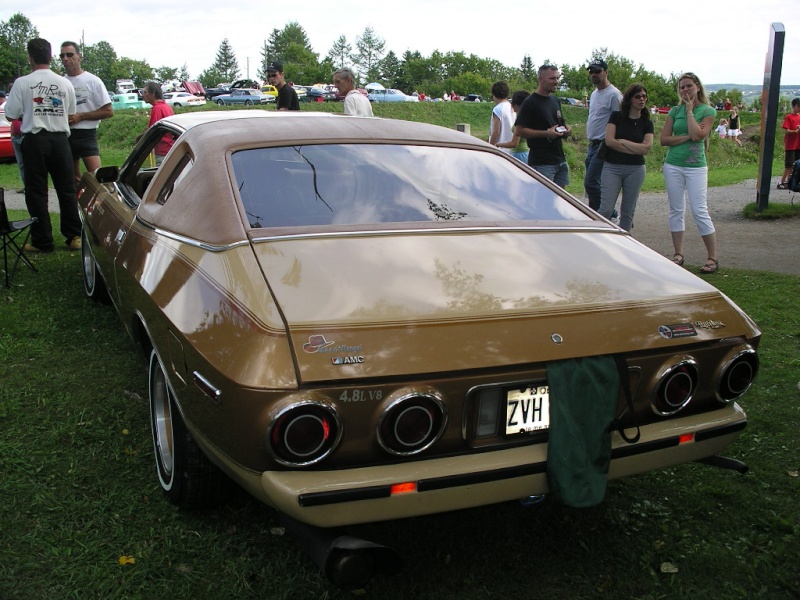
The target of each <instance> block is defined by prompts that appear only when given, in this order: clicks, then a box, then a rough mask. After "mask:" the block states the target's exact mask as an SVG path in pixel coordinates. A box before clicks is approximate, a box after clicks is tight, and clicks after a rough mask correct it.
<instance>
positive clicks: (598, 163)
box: [583, 143, 605, 210]
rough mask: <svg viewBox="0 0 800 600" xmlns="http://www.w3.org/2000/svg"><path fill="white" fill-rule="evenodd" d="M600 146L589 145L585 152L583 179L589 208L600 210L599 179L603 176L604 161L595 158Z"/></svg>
mask: <svg viewBox="0 0 800 600" xmlns="http://www.w3.org/2000/svg"><path fill="white" fill-rule="evenodd" d="M598 150H600V144H592V143H590V144H589V149H588V150H587V151H586V163H585V164H586V176H585V177H584V178H583V189H584V190H586V196H587V197H588V198H589V208H591V209H592V210H600V196H601V184H600V177H601V176H602V174H603V164H605V163H604V161H603V160H602V159H600V158H598V157H597V151H598Z"/></svg>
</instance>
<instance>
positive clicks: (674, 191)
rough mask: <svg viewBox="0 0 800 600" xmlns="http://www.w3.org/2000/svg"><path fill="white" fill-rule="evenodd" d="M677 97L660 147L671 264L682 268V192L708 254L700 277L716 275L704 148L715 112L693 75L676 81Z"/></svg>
mask: <svg viewBox="0 0 800 600" xmlns="http://www.w3.org/2000/svg"><path fill="white" fill-rule="evenodd" d="M678 96H679V98H680V104H678V106H674V107H673V108H672V109H670V111H669V114H668V115H667V120H666V122H665V123H664V129H663V130H662V131H661V145H662V146H667V147H668V148H669V150H668V151H667V158H666V161H665V163H664V183H665V184H666V188H667V198H668V199H669V229H670V232H671V233H672V245H673V246H674V248H675V254H674V256H673V257H672V262H674V263H675V264H678V265H682V264H683V236H684V230H685V228H686V226H685V213H686V201H685V199H684V191H685V192H686V196H688V198H689V208H690V209H691V211H692V217H694V222H695V224H696V225H697V230H698V231H699V232H700V236H701V237H702V238H703V243H704V244H705V246H706V251H707V252H708V259H707V260H706V262H705V264H704V265H703V266H702V267H700V273H703V274H709V273H716V271H717V269H718V268H719V260H718V256H717V234H716V230H715V229H714V223H712V222H711V216H710V215H709V214H708V205H707V202H706V196H707V190H708V166H707V164H706V147H705V146H706V141H707V139H708V136H709V134H710V133H711V132H712V131H713V129H714V121H715V120H716V116H717V111H716V110H714V109H713V108H712V107H711V106H710V105H709V104H708V98H707V97H706V93H705V90H704V89H703V84H702V83H700V79H699V78H698V77H697V75H695V74H694V73H684V74H683V75H681V76H680V77H679V78H678Z"/></svg>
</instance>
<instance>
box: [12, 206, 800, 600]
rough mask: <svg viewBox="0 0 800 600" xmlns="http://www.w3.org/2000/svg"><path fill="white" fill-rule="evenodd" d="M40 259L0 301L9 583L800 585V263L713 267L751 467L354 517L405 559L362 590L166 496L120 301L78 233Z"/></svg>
mask: <svg viewBox="0 0 800 600" xmlns="http://www.w3.org/2000/svg"><path fill="white" fill-rule="evenodd" d="M24 216H25V213H24V211H12V218H22V217H24ZM53 219H54V228H55V229H56V230H57V223H55V221H57V216H54V217H53ZM33 260H34V261H35V264H36V266H37V268H38V269H39V273H38V274H34V273H32V272H30V271H28V270H27V269H25V268H23V269H21V270H20V271H19V272H18V273H17V275H16V277H15V279H14V282H13V287H12V288H11V289H10V290H4V291H3V296H2V298H3V303H2V307H1V308H0V311H1V312H0V315H2V329H0V523H2V535H0V598H2V599H4V600H40V599H42V598H58V599H59V600H61V599H72V598H74V599H85V598H102V599H104V600H105V599H126V600H128V599H142V600H151V599H161V598H176V599H177V598H194V599H197V600H205V599H208V600H219V599H239V598H245V599H250V598H253V599H255V598H263V599H276V598H277V599H280V598H287V599H305V598H308V599H312V598H315V599H319V598H325V599H331V600H334V599H345V598H353V597H354V596H358V597H366V598H376V599H383V598H387V599H398V598H400V599H402V598H407V599H415V600H421V599H431V600H434V599H435V600H440V599H454V600H455V599H459V600H463V599H467V600H470V599H484V598H503V599H505V598H547V599H550V598H566V599H570V600H572V599H582V598H587V599H589V598H624V599H629V598H637V599H653V600H655V599H662V598H669V599H673V598H686V599H696V598H709V599H716V598H720V599H724V600H730V599H743V600H744V599H752V598H770V599H784V598H785V599H789V598H797V597H798V594H800V569H798V564H800V502H798V497H799V496H800V478H799V477H798V470H799V469H800V457H799V456H798V433H797V432H798V430H800V391H799V390H798V387H797V385H798V379H800V314H799V313H798V311H797V302H796V299H797V298H798V297H800V278H798V277H793V276H785V275H776V274H769V273H757V272H750V271H736V270H729V269H728V270H726V274H725V275H724V276H719V277H717V278H716V279H715V280H714V284H715V285H717V286H718V287H719V288H720V289H722V290H723V291H724V292H725V293H726V294H728V295H729V296H730V297H731V298H732V299H733V300H734V301H735V302H737V303H738V304H739V305H740V306H741V307H742V308H743V309H744V310H745V311H746V312H748V314H750V316H751V317H753V318H754V319H755V321H756V322H757V323H758V324H759V325H760V327H761V328H762V329H763V330H764V336H763V339H762V344H761V348H760V356H761V365H762V369H761V373H760V375H759V378H758V379H757V381H756V384H755V385H754V387H753V389H752V390H751V391H750V392H749V393H748V394H747V395H746V396H745V397H744V399H743V401H742V402H741V404H742V405H743V406H744V408H745V410H746V411H747V413H748V416H749V425H748V427H747V429H746V430H745V431H744V432H743V434H742V435H741V437H740V438H739V439H738V440H737V442H736V443H735V444H734V445H733V446H731V447H730V448H729V449H728V451H727V452H726V454H727V455H729V456H732V457H734V458H737V459H740V460H742V461H744V462H745V463H747V464H748V465H749V466H750V471H749V472H748V473H747V474H745V475H739V474H736V473H734V472H731V471H722V470H718V469H714V468H711V467H706V466H702V465H697V464H690V465H682V466H679V467H675V468H671V469H666V470H662V471H658V472H655V473H651V474H647V475H642V476H637V477H632V478H629V479H625V480H622V481H615V482H612V483H611V484H610V485H609V489H608V493H607V496H606V499H605V501H604V502H603V503H602V505H600V506H598V507H595V508H592V509H586V510H576V509H569V508H565V507H562V506H560V505H558V504H556V503H555V502H552V501H550V500H548V501H546V502H545V503H544V504H542V505H540V506H538V507H535V508H523V507H521V506H519V505H518V504H516V503H509V504H502V505H497V506H490V507H484V508H479V509H472V510H467V511H459V512H454V513H449V514H444V515H436V516H431V517H421V518H414V519H407V520H403V521H392V522H386V523H377V524H371V525H364V526H359V527H356V528H353V533H355V534H356V535H361V536H364V537H366V538H367V539H370V540H372V541H375V542H378V543H384V544H387V545H389V546H391V547H393V548H394V549H396V550H397V551H398V552H399V553H400V554H401V555H402V556H403V557H404V558H405V560H406V567H405V569H404V570H403V571H402V572H401V574H399V575H398V576H396V577H378V578H376V579H374V580H373V581H372V582H371V583H370V584H369V586H368V587H367V589H366V590H363V591H361V592H359V593H357V594H354V593H348V592H343V591H340V590H337V589H336V588H334V587H332V586H331V585H330V584H329V583H328V582H327V581H326V580H325V578H324V577H323V576H322V575H321V574H320V573H319V572H318V571H317V569H316V567H315V566H314V565H313V564H312V563H311V561H310V560H309V559H308V558H307V557H306V556H305V555H304V554H303V553H302V552H301V551H300V550H299V548H298V546H297V545H296V543H295V542H294V540H293V539H292V538H291V537H290V536H288V535H282V530H281V529H280V526H279V522H278V519H277V517H276V514H275V513H274V512H273V511H272V510H270V509H268V508H266V507H264V506H262V505H260V504H258V503H256V502H255V501H252V500H250V499H248V497H247V496H245V495H240V496H237V497H236V498H235V499H234V500H233V501H231V502H230V503H229V504H228V505H227V506H225V507H224V508H223V509H221V510H219V511H215V512H206V513H181V512H178V511H177V510H175V509H174V508H173V507H172V506H170V505H169V504H168V503H167V502H166V500H165V499H164V498H163V497H162V494H161V492H160V489H159V487H158V484H157V479H156V474H155V469H154V460H153V456H152V442H151V438H150V431H149V426H148V419H147V403H146V398H147V378H146V373H145V371H144V367H143V365H141V364H139V363H138V362H137V361H136V360H135V358H134V354H133V351H132V346H131V342H130V341H129V340H128V338H127V337H126V335H125V333H124V330H123V327H122V325H121V324H120V322H119V321H118V318H117V316H116V313H115V312H114V311H113V309H112V308H111V307H108V306H101V305H97V304H95V303H92V302H91V301H89V300H87V299H85V298H84V295H83V289H82V279H81V268H80V253H79V252H77V251H68V250H66V249H63V248H59V249H58V251H57V252H55V253H53V254H51V255H45V256H36V257H33Z"/></svg>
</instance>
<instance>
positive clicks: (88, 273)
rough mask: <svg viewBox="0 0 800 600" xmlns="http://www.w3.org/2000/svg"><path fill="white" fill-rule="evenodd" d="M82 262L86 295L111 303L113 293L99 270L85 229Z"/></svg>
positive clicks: (97, 300)
mask: <svg viewBox="0 0 800 600" xmlns="http://www.w3.org/2000/svg"><path fill="white" fill-rule="evenodd" d="M81 262H82V265H83V291H84V292H85V293H86V297H87V298H89V299H91V300H94V301H95V302H99V303H101V304H109V303H110V302H111V295H110V294H109V293H108V287H107V286H106V282H105V281H104V280H103V276H102V275H101V274H100V271H98V270H97V261H95V259H94V254H92V248H91V247H90V246H89V238H88V237H87V234H86V230H85V229H84V230H83V231H82V232H81Z"/></svg>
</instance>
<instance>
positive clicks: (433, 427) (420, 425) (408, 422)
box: [378, 394, 447, 456]
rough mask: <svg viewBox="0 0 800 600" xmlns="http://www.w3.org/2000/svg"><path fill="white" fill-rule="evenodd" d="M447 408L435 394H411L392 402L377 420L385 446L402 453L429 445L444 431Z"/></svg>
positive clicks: (385, 448)
mask: <svg viewBox="0 0 800 600" xmlns="http://www.w3.org/2000/svg"><path fill="white" fill-rule="evenodd" d="M446 422H447V412H446V410H445V407H444V404H443V403H442V401H441V400H439V398H437V397H436V396H434V395H432V394H409V395H407V396H403V397H402V398H398V399H397V400H395V401H394V402H392V403H391V404H390V405H389V406H388V407H387V408H386V410H385V411H384V413H383V415H381V418H380V421H379V423H378V441H379V442H380V445H381V446H382V447H383V449H384V450H386V451H388V452H390V453H392V454H397V455H401V456H408V455H410V454H417V453H418V452H422V451H423V450H425V449H426V448H429V447H430V446H431V444H433V443H434V442H435V441H436V440H437V439H439V436H440V435H442V432H443V431H444V426H445V423H446Z"/></svg>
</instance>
